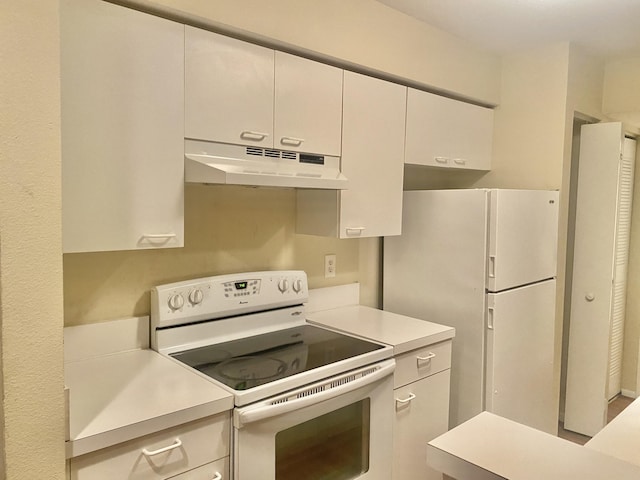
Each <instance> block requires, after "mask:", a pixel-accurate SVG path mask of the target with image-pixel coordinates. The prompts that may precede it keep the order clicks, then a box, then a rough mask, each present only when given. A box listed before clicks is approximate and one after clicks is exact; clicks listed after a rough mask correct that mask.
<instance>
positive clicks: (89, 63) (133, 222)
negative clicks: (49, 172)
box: [61, 0, 184, 252]
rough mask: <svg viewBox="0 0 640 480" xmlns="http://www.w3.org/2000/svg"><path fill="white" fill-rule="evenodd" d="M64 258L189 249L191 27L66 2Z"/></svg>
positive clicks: (94, 3)
mask: <svg viewBox="0 0 640 480" xmlns="http://www.w3.org/2000/svg"><path fill="white" fill-rule="evenodd" d="M61 56H62V59H61V69H62V158H63V160H62V224H63V249H64V251H65V252H84V251H101V250H128V249H136V248H154V247H176V246H182V245H183V215H184V212H183V194H184V191H183V189H184V173H183V171H184V162H183V156H184V146H183V142H184V140H183V133H182V132H183V123H184V100H183V96H184V26H183V25H180V24H178V23H174V22H171V21H168V20H165V19H162V18H158V17H154V16H151V15H146V14H143V13H141V12H138V11H135V10H131V9H128V8H123V7H121V6H117V5H114V4H112V3H107V2H102V1H98V0H65V1H63V2H62V3H61Z"/></svg>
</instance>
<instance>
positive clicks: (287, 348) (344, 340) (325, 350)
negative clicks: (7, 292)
mask: <svg viewBox="0 0 640 480" xmlns="http://www.w3.org/2000/svg"><path fill="white" fill-rule="evenodd" d="M381 348H384V347H383V346H382V345H378V344H376V343H372V342H368V341H366V340H361V339H359V338H354V337H350V336H348V335H343V334H340V333H336V332H332V331H330V330H326V329H323V328H320V327H315V326H312V325H301V326H298V327H293V328H288V329H285V330H278V331H275V332H270V333H265V334H262V335H256V336H252V337H247V338H241V339H239V340H233V341H230V342H225V343H218V344H215V345H209V346H206V347H200V348H195V349H192V350H186V351H184V352H178V353H174V354H171V356H172V357H174V358H175V359H176V360H179V361H181V362H183V363H186V364H187V365H189V366H191V367H193V368H195V369H197V370H199V371H201V372H202V373H204V374H206V375H208V376H210V377H212V378H214V379H216V380H218V381H220V382H222V383H224V384H225V385H227V386H229V387H231V388H233V389H234V390H248V389H250V388H253V387H257V386H259V385H264V384H266V383H269V382H272V381H274V380H278V379H280V378H285V377H289V376H291V375H295V374H296V373H300V372H305V371H308V370H312V369H314V368H318V367H322V366H324V365H328V364H330V363H334V362H338V361H340V360H344V359H347V358H351V357H355V356H357V355H361V354H364V353H368V352H372V351H375V350H379V349H381Z"/></svg>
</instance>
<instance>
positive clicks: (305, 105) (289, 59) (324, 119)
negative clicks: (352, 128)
mask: <svg viewBox="0 0 640 480" xmlns="http://www.w3.org/2000/svg"><path fill="white" fill-rule="evenodd" d="M275 62H276V63H275V72H276V73H275V79H276V80H275V82H276V84H275V124H274V129H275V138H274V145H273V146H274V147H275V148H280V149H283V150H297V151H302V152H310V153H325V154H327V155H335V156H339V155H340V129H341V126H342V73H343V71H342V70H341V69H339V68H336V67H332V66H330V65H324V64H322V63H318V62H314V61H311V60H307V59H305V58H300V57H296V56H294V55H289V54H287V53H282V52H276V58H275Z"/></svg>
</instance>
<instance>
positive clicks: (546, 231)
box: [487, 189, 559, 292]
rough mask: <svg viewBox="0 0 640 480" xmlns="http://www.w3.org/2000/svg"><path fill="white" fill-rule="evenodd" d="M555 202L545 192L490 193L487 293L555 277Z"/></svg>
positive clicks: (555, 196)
mask: <svg viewBox="0 0 640 480" xmlns="http://www.w3.org/2000/svg"><path fill="white" fill-rule="evenodd" d="M558 200H559V194H558V192H555V191H548V190H503V189H500V190H491V191H490V204H491V210H490V213H489V232H490V236H489V258H488V262H489V264H488V266H487V288H488V290H489V291H491V292H499V291H500V290H504V289H507V288H512V287H517V286H520V285H526V284H528V283H532V282H537V281H539V280H545V279H547V278H552V277H555V276H556V256H557V242H558V203H559V201H558Z"/></svg>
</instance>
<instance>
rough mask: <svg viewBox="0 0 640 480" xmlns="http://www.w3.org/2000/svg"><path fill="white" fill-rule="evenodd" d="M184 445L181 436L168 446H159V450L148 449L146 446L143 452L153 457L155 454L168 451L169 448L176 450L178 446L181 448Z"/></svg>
mask: <svg viewBox="0 0 640 480" xmlns="http://www.w3.org/2000/svg"><path fill="white" fill-rule="evenodd" d="M181 446H182V441H181V440H180V439H179V438H176V441H175V442H173V443H172V444H171V445H169V446H167V447H162V448H159V449H158V450H147V449H146V448H143V449H142V453H143V454H144V455H146V456H147V457H153V456H154V455H159V454H161V453H164V452H168V451H169V450H174V449H176V448H180V447H181Z"/></svg>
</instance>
